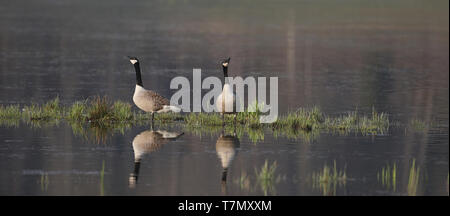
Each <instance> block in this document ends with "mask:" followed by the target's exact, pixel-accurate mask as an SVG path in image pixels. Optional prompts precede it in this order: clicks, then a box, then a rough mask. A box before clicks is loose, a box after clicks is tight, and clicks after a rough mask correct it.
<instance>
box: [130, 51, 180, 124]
mask: <svg viewBox="0 0 450 216" xmlns="http://www.w3.org/2000/svg"><path fill="white" fill-rule="evenodd" d="M128 57H129V58H130V62H131V64H133V66H134V69H135V70H136V88H135V89H134V95H133V102H134V104H136V106H137V107H138V108H139V109H141V110H143V111H145V112H150V113H152V127H153V118H154V114H155V112H157V113H165V112H170V111H172V112H180V111H181V109H180V108H178V107H176V106H171V105H170V102H169V100H168V99H167V98H165V97H163V96H161V95H159V94H158V93H156V92H154V91H151V90H147V89H145V88H144V85H143V84H142V78H141V68H140V66H139V60H138V59H137V58H136V57H130V56H128Z"/></svg>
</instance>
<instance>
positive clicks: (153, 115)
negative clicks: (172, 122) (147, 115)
mask: <svg viewBox="0 0 450 216" xmlns="http://www.w3.org/2000/svg"><path fill="white" fill-rule="evenodd" d="M154 118H155V113H154V112H152V130H153V126H154V125H153V119H154Z"/></svg>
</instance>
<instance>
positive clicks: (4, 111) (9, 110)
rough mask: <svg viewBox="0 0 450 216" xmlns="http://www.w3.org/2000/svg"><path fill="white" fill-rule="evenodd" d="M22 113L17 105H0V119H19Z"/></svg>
mask: <svg viewBox="0 0 450 216" xmlns="http://www.w3.org/2000/svg"><path fill="white" fill-rule="evenodd" d="M20 118H22V112H21V111H20V107H19V106H18V105H11V106H3V105H0V119H2V120H3V119H20Z"/></svg>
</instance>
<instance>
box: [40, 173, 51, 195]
mask: <svg viewBox="0 0 450 216" xmlns="http://www.w3.org/2000/svg"><path fill="white" fill-rule="evenodd" d="M39 184H40V185H41V191H43V192H46V191H47V190H48V185H49V184H50V179H49V177H48V173H42V174H41V178H40V179H39Z"/></svg>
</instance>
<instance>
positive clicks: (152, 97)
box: [145, 90, 170, 110]
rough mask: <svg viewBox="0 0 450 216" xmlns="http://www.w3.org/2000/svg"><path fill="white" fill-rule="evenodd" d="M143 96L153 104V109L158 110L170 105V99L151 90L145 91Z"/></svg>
mask: <svg viewBox="0 0 450 216" xmlns="http://www.w3.org/2000/svg"><path fill="white" fill-rule="evenodd" d="M145 97H146V98H147V99H148V101H151V102H152V103H153V106H154V107H155V108H156V109H155V110H160V109H163V108H164V106H167V105H170V101H169V100H168V99H167V98H165V97H163V96H161V95H159V94H158V93H156V92H154V91H151V90H147V91H145Z"/></svg>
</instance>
